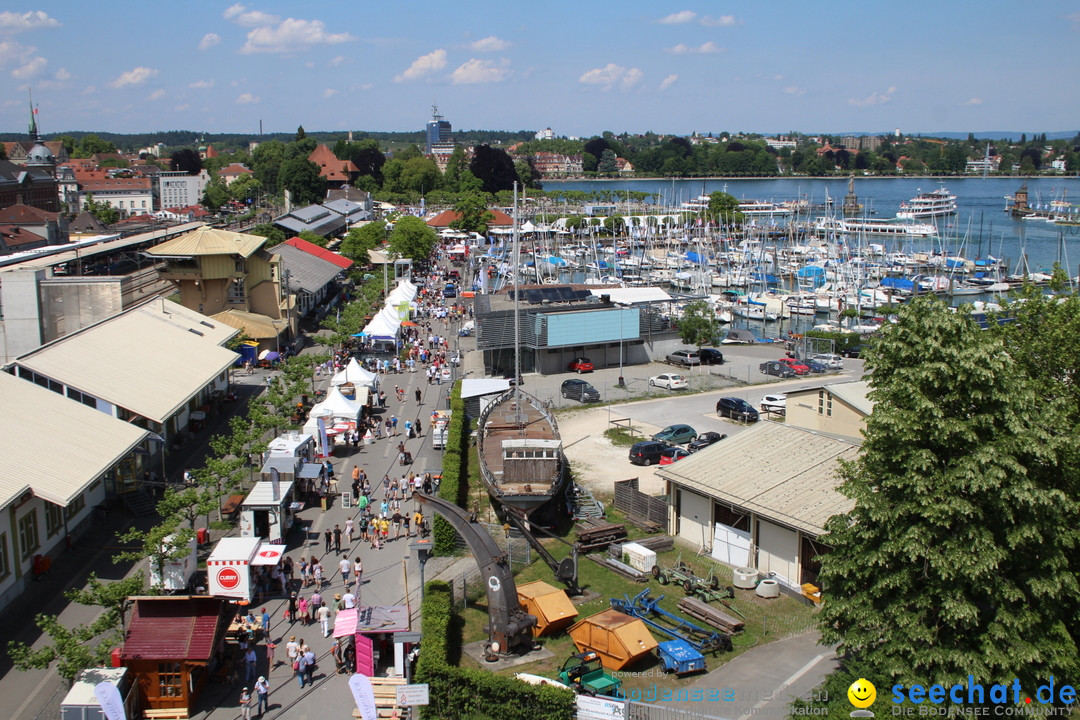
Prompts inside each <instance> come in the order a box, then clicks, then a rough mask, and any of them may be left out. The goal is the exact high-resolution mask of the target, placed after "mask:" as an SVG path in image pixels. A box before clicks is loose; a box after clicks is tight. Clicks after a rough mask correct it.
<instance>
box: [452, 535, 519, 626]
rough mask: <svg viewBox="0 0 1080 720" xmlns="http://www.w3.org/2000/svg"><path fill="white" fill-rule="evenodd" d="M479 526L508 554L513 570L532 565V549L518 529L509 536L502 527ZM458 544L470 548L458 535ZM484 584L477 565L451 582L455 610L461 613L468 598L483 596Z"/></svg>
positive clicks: (507, 557) (508, 560)
mask: <svg viewBox="0 0 1080 720" xmlns="http://www.w3.org/2000/svg"><path fill="white" fill-rule="evenodd" d="M479 524H480V525H483V526H484V528H486V529H487V531H488V533H489V534H490V535H491V537H492V538H493V539H494V540H495V544H496V545H498V546H499V549H500V550H502V551H503V552H505V553H506V559H507V562H509V563H510V568H511V569H514V568H515V567H524V566H526V565H531V564H532V561H533V557H532V547H531V546H530V545H529V542H528V541H527V540H526V539H525V538H524V537H523V536H522V534H521V533H520V532H519V531H518V530H517V528H510V534H509V535H507V533H506V531H505V530H504V529H503V526H501V525H495V524H494V523H484V522H482V523H479ZM457 544H458V546H459V547H461V548H463V549H465V550H468V548H467V547H465V541H464V540H463V539H462V538H461V536H460V535H457ZM484 583H485V578H483V577H481V575H480V568H478V567H477V566H475V565H473V566H470V567H469V568H468V569H467V570H465V571H464V572H462V573H461V575H460V576H458V577H455V578H454V579H453V581H452V582H451V591H452V594H451V600H452V602H453V605H454V610H455V611H460V610H462V609H464V607H465V604H466V601H467V598H468V597H479V596H480V595H483V594H484Z"/></svg>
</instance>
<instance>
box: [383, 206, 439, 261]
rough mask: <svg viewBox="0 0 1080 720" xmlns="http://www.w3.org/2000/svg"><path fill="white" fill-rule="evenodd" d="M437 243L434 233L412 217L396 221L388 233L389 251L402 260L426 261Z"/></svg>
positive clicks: (418, 219)
mask: <svg viewBox="0 0 1080 720" xmlns="http://www.w3.org/2000/svg"><path fill="white" fill-rule="evenodd" d="M438 241H439V236H438V235H437V234H436V233H435V231H434V230H432V229H431V228H430V227H428V225H427V223H425V222H424V221H423V220H421V219H420V218H418V217H414V216H412V215H407V216H405V217H403V218H401V219H400V220H398V221H397V222H396V223H394V229H393V230H391V231H390V251H391V252H394V253H396V254H397V255H398V256H399V257H403V258H412V259H413V260H427V259H428V258H429V257H431V253H432V251H433V250H434V249H435V245H436V244H437V243H438Z"/></svg>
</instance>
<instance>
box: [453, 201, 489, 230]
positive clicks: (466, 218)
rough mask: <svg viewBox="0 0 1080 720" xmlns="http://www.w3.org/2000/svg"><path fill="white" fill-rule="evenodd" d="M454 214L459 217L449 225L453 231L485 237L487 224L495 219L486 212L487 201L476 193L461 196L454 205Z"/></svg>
mask: <svg viewBox="0 0 1080 720" xmlns="http://www.w3.org/2000/svg"><path fill="white" fill-rule="evenodd" d="M454 212H456V213H458V214H459V215H460V216H461V217H459V218H458V219H457V220H455V221H453V222H452V223H450V227H452V228H454V229H455V230H464V231H465V232H476V233H480V234H481V235H487V231H488V222H490V221H491V220H492V219H494V217H495V216H494V215H492V214H491V211H489V210H488V207H487V200H485V199H484V196H483V195H480V194H477V193H471V194H468V195H462V196H461V198H460V199H459V200H458V201H457V203H455V204H454Z"/></svg>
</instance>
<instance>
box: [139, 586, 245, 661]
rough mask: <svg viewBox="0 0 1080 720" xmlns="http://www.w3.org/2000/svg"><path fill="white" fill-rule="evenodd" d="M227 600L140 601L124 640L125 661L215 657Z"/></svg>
mask: <svg viewBox="0 0 1080 720" xmlns="http://www.w3.org/2000/svg"><path fill="white" fill-rule="evenodd" d="M223 604H224V601H223V600H221V599H219V598H210V597H197V598H139V599H137V600H136V601H135V608H134V609H133V610H132V615H131V622H130V623H129V624H128V629H127V635H126V636H125V638H124V649H123V651H122V652H121V655H120V657H121V658H122V659H123V660H174V661H177V660H201V661H206V660H209V659H210V658H211V656H213V654H214V646H215V645H216V644H217V640H218V631H219V629H220V628H219V622H218V621H219V620H220V618H221V609H222V606H223Z"/></svg>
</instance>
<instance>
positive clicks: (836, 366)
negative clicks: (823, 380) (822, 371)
mask: <svg viewBox="0 0 1080 720" xmlns="http://www.w3.org/2000/svg"><path fill="white" fill-rule="evenodd" d="M810 359H811V360H814V361H816V362H819V363H821V364H822V365H824V366H825V367H827V368H829V369H830V370H843V369H844V358H842V357H840V356H839V355H837V354H836V353H818V354H817V355H815V356H814V357H812V358H810Z"/></svg>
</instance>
